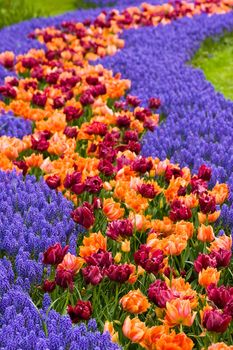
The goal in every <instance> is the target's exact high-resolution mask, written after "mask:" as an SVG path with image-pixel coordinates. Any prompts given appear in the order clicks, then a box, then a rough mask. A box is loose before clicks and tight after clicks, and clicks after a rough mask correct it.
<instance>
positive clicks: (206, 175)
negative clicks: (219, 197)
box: [198, 164, 212, 181]
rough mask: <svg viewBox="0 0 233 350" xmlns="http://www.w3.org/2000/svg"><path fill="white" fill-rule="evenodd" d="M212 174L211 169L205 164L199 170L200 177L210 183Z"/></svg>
mask: <svg viewBox="0 0 233 350" xmlns="http://www.w3.org/2000/svg"><path fill="white" fill-rule="evenodd" d="M211 173H212V170H211V168H209V167H207V166H206V165H205V164H202V165H201V166H200V168H199V170H198V177H199V178H200V179H202V180H204V181H210V179H211Z"/></svg>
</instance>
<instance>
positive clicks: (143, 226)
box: [129, 211, 151, 231]
mask: <svg viewBox="0 0 233 350" xmlns="http://www.w3.org/2000/svg"><path fill="white" fill-rule="evenodd" d="M129 220H130V221H131V222H132V224H133V226H134V227H135V228H136V230H137V231H143V230H147V229H148V228H151V221H150V220H148V217H145V216H144V215H142V214H136V213H133V212H132V211H131V212H130V213H129Z"/></svg>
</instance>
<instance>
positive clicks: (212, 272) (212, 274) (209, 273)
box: [198, 267, 220, 288]
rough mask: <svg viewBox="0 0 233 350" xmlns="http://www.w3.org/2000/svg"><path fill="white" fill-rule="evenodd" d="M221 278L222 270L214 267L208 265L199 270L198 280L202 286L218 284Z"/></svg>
mask: <svg viewBox="0 0 233 350" xmlns="http://www.w3.org/2000/svg"><path fill="white" fill-rule="evenodd" d="M219 278H220V271H218V270H217V269H215V268H214V267H207V269H203V270H202V271H201V272H199V275H198V282H199V284H200V285H201V286H203V287H205V288H207V287H208V286H209V285H210V284H211V283H215V284H217V283H218V281H219Z"/></svg>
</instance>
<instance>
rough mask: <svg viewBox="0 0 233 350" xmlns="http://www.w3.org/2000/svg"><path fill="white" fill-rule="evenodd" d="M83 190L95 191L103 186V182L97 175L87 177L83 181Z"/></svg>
mask: <svg viewBox="0 0 233 350" xmlns="http://www.w3.org/2000/svg"><path fill="white" fill-rule="evenodd" d="M84 186H85V191H87V192H89V193H97V192H99V191H100V190H101V189H102V188H103V182H102V180H101V178H100V177H99V176H92V177H90V176H89V177H87V178H86V181H85V183H84Z"/></svg>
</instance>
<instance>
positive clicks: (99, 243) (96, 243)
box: [79, 232, 107, 258]
mask: <svg viewBox="0 0 233 350" xmlns="http://www.w3.org/2000/svg"><path fill="white" fill-rule="evenodd" d="M99 249H103V250H106V249H107V238H106V237H104V236H103V235H102V234H101V233H100V232H98V233H91V235H90V237H84V239H83V245H82V246H81V247H80V250H79V255H80V256H81V257H82V258H85V257H86V256H89V255H91V254H93V253H97V252H98V250H99Z"/></svg>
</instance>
